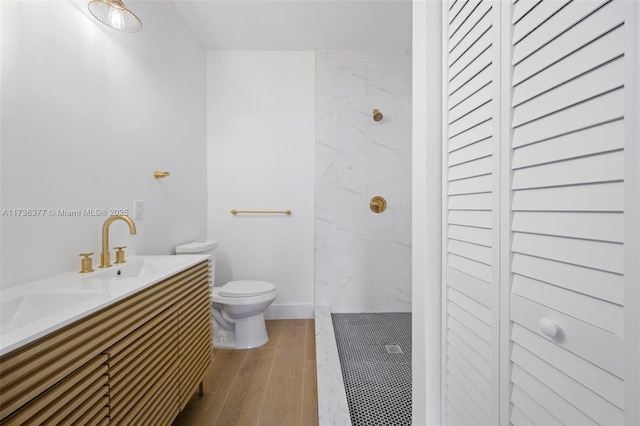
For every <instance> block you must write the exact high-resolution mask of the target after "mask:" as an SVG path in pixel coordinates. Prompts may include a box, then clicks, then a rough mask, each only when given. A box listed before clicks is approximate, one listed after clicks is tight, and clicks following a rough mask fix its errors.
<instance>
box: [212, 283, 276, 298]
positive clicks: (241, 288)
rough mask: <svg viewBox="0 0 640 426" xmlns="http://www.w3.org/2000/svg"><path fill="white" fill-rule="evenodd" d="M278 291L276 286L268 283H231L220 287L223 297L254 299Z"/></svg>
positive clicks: (220, 293)
mask: <svg viewBox="0 0 640 426" xmlns="http://www.w3.org/2000/svg"><path fill="white" fill-rule="evenodd" d="M275 289H276V286H275V284H273V283H270V282H267V281H253V280H241V281H229V282H228V283H226V284H225V285H223V286H222V287H219V295H220V296H223V297H252V296H262V295H264V294H269V293H272V292H273V291H274V290H275Z"/></svg>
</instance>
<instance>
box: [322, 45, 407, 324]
mask: <svg viewBox="0 0 640 426" xmlns="http://www.w3.org/2000/svg"><path fill="white" fill-rule="evenodd" d="M373 109H379V110H380V111H381V112H382V113H383V114H384V118H383V119H382V121H380V122H375V121H374V120H373V115H372V111H373ZM315 181H316V194H315V204H316V205H315V304H316V305H318V306H330V307H331V310H332V311H333V312H409V311H411V54H410V52H408V51H396V50H323V51H317V52H316V180H315ZM375 195H381V196H383V197H384V198H385V199H386V200H387V203H388V205H387V210H386V211H384V212H383V213H380V214H375V213H373V212H372V211H371V210H370V209H369V200H370V199H371V198H372V197H373V196H375Z"/></svg>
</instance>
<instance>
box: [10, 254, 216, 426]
mask: <svg viewBox="0 0 640 426" xmlns="http://www.w3.org/2000/svg"><path fill="white" fill-rule="evenodd" d="M210 273H211V272H210V266H209V262H208V261H205V262H201V263H199V264H197V265H195V266H193V267H191V268H189V269H186V270H184V271H182V272H179V273H177V274H176V275H173V276H171V277H169V278H167V279H165V280H163V281H160V282H159V283H157V284H155V285H152V286H151V287H149V288H146V289H144V290H141V291H140V292H138V293H136V294H133V295H131V296H129V297H128V298H126V299H124V300H121V301H118V302H116V303H114V304H112V305H110V306H108V307H106V308H104V309H102V310H100V311H98V312H95V313H93V314H91V315H89V316H87V317H85V318H84V319H82V320H80V321H77V322H74V323H72V324H70V325H68V326H66V327H65V328H63V329H61V330H58V331H57V332H55V333H53V334H50V335H48V336H45V337H43V338H41V339H39V340H37V341H35V342H33V343H31V344H28V345H27V346H24V347H21V348H19V349H17V350H15V351H13V352H10V353H8V354H6V355H4V356H3V357H2V358H0V419H1V420H0V423H1V424H2V425H5V424H6V425H13V424H41V423H47V424H83V425H85V424H86V425H89V424H95V425H101V424H153V425H162V424H171V422H172V421H173V419H174V418H175V417H176V415H177V414H178V413H179V412H180V411H181V410H182V409H183V408H184V406H185V405H186V403H187V401H188V400H189V398H190V396H191V395H192V394H193V393H194V391H195V390H196V388H197V386H198V384H199V383H200V382H201V381H202V378H203V376H204V371H205V369H206V368H207V366H208V364H209V363H210V362H211V358H212V344H211V342H212V335H211V333H212V330H211V319H210V315H211V314H210V308H209V307H210V306H211V296H210V286H209V285H210V284H209V283H210V279H211V277H210Z"/></svg>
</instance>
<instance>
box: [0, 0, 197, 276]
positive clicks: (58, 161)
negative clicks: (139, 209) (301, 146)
mask: <svg viewBox="0 0 640 426" xmlns="http://www.w3.org/2000/svg"><path fill="white" fill-rule="evenodd" d="M128 4H129V6H130V7H131V8H132V10H134V11H135V12H136V14H137V15H138V16H139V17H140V18H141V20H142V21H143V30H142V32H140V33H135V34H127V33H120V32H118V31H115V30H113V29H111V28H109V27H107V26H105V25H103V24H101V23H99V22H97V21H96V20H95V19H93V18H92V17H91V16H90V15H89V13H88V11H87V2H86V1H79V2H50V1H34V2H23V1H3V2H1V3H0V9H1V11H2V13H1V18H2V22H1V25H0V28H1V32H2V33H1V36H2V69H1V71H2V82H1V95H2V98H1V103H2V110H1V117H0V118H1V128H2V129H1V134H0V136H1V143H2V145H1V161H2V163H1V166H2V167H1V183H2V191H1V197H0V200H1V208H2V209H21V208H34V209H46V212H45V216H44V217H31V218H27V217H12V216H7V215H5V216H2V217H1V220H2V222H1V225H0V228H1V232H2V234H1V245H2V271H1V277H2V280H1V281H2V284H1V285H2V287H9V286H13V285H16V284H19V283H22V282H26V281H30V280H33V279H37V278H40V277H44V276H48V275H52V274H57V273H62V272H66V271H69V270H74V269H78V268H79V266H80V258H79V257H78V254H79V253H81V252H91V251H92V252H95V253H96V256H95V257H94V264H97V263H99V262H98V260H99V251H100V231H101V226H102V223H103V221H104V219H105V217H104V216H101V217H58V216H55V215H54V216H51V215H50V214H49V213H48V210H49V209H84V208H93V209H95V208H104V209H110V208H129V209H131V205H132V200H134V199H141V200H143V202H144V218H143V219H141V220H137V221H136V223H137V228H138V235H136V236H130V235H129V234H128V229H127V226H126V225H125V224H124V223H114V224H113V225H112V235H111V245H112V246H114V245H128V246H129V249H128V252H129V253H134V252H138V253H145V254H147V253H148V254H169V253H172V251H173V248H174V246H175V245H176V244H178V243H181V242H185V241H188V240H193V239H196V238H202V237H203V236H205V232H206V231H205V226H206V220H205V214H206V213H205V209H206V189H205V188H206V187H205V185H206V177H205V175H206V163H205V160H206V158H205V157H206V139H205V130H206V127H205V125H206V124H205V53H204V51H203V50H202V48H201V47H200V46H199V44H198V43H197V41H196V40H195V39H194V38H193V36H192V35H191V33H190V32H189V30H188V29H187V27H186V26H185V24H184V23H183V22H182V21H181V19H180V18H179V17H178V14H177V13H176V10H175V6H174V5H173V3H170V2H135V1H131V2H128ZM154 170H168V171H170V172H171V177H169V178H167V179H165V180H156V179H154V178H153V172H154Z"/></svg>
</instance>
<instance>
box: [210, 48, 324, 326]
mask: <svg viewBox="0 0 640 426" xmlns="http://www.w3.org/2000/svg"><path fill="white" fill-rule="evenodd" d="M313 75H314V54H313V52H275V51H273V52H271V51H260V52H258V51H209V52H208V53H207V76H208V79H207V100H208V107H207V124H208V127H207V139H208V212H209V213H208V230H209V238H212V239H216V240H218V241H219V242H220V246H219V248H218V255H217V263H216V284H217V285H221V284H224V283H226V282H228V281H230V280H239V279H256V280H266V281H271V282H273V283H274V284H276V286H277V288H278V298H277V299H276V300H275V302H274V303H273V305H272V306H271V307H270V308H269V309H268V310H267V312H266V316H267V317H269V318H311V317H312V316H313V306H314V301H313V268H314V266H313V226H314V225H313V170H314V154H313V131H314V123H313V119H314V114H313V108H314V104H313V102H314V101H313V99H314V92H313V90H314V89H313V88H314V85H313V84H314V82H313ZM232 209H238V210H285V209H290V210H291V211H292V214H291V215H290V216H288V215H284V214H275V215H260V214H257V215H256V214H247V215H241V214H239V215H237V216H234V215H232V214H231V213H230V211H231V210H232Z"/></svg>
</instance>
